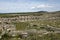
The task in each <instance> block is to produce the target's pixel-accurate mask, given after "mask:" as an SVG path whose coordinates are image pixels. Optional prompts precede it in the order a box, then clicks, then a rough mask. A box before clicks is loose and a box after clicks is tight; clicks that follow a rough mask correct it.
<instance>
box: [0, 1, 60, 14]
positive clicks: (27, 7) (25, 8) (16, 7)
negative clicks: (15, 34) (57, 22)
mask: <svg viewBox="0 0 60 40" xmlns="http://www.w3.org/2000/svg"><path fill="white" fill-rule="evenodd" d="M37 11H48V12H54V11H60V0H0V13H17V12H18V13H19V12H37Z"/></svg>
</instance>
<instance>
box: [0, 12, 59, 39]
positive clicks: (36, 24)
mask: <svg viewBox="0 0 60 40" xmlns="http://www.w3.org/2000/svg"><path fill="white" fill-rule="evenodd" d="M23 14H24V13H23ZM25 14H28V15H34V16H36V15H40V16H41V17H42V19H41V20H36V21H26V22H11V24H14V25H15V26H16V30H20V31H21V30H22V31H26V30H30V29H34V30H37V31H40V30H42V32H43V31H44V30H46V31H47V32H50V33H48V34H43V33H42V34H39V33H34V31H33V32H32V33H30V34H29V36H28V37H26V38H24V37H23V38H20V36H19V35H18V36H16V37H7V36H6V35H5V40H60V33H55V29H54V30H53V29H51V28H48V27H54V28H60V12H59V11H58V12H49V13H48V12H46V13H45V12H36V13H35V12H32V13H25ZM19 15H20V14H19V13H15V14H0V17H7V18H8V17H16V16H19ZM49 18H50V19H49ZM29 32H30V31H29ZM40 35H41V36H40ZM9 38H10V39H9Z"/></svg>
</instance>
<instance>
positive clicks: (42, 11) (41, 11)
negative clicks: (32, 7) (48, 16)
mask: <svg viewBox="0 0 60 40" xmlns="http://www.w3.org/2000/svg"><path fill="white" fill-rule="evenodd" d="M38 12H39V13H48V12H47V11H38Z"/></svg>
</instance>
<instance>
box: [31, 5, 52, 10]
mask: <svg viewBox="0 0 60 40" xmlns="http://www.w3.org/2000/svg"><path fill="white" fill-rule="evenodd" d="M52 7H53V6H51V5H46V4H41V5H37V6H32V7H31V9H35V8H52Z"/></svg>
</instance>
